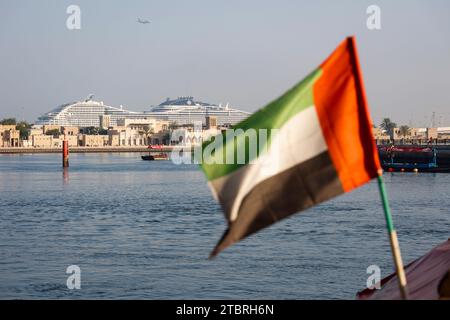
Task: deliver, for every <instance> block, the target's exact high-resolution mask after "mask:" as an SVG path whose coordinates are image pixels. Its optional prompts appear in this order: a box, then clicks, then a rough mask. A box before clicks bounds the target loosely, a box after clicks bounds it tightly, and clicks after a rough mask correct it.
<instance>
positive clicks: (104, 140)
mask: <svg viewBox="0 0 450 320" xmlns="http://www.w3.org/2000/svg"><path fill="white" fill-rule="evenodd" d="M107 145H108V136H107V135H100V134H99V135H92V134H82V135H81V139H80V146H82V147H104V146H107Z"/></svg>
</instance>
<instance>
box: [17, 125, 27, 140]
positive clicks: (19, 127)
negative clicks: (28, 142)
mask: <svg viewBox="0 0 450 320" xmlns="http://www.w3.org/2000/svg"><path fill="white" fill-rule="evenodd" d="M30 129H31V124H29V123H28V122H26V121H20V122H19V123H17V125H16V130H19V131H20V139H22V140H25V139H27V138H28V136H29V134H30Z"/></svg>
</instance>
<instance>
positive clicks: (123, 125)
mask: <svg viewBox="0 0 450 320" xmlns="http://www.w3.org/2000/svg"><path fill="white" fill-rule="evenodd" d="M117 124H118V125H117V126H115V127H110V128H109V130H108V143H109V145H111V146H146V145H149V144H151V143H154V141H155V140H156V141H157V142H158V144H159V142H160V141H163V140H164V139H163V138H164V136H165V135H166V134H168V131H167V130H168V128H169V122H168V121H165V120H160V119H155V118H146V119H128V118H126V119H120V120H118V121H117ZM152 141H153V142H152Z"/></svg>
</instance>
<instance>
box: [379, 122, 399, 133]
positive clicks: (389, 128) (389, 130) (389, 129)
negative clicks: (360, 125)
mask: <svg viewBox="0 0 450 320" xmlns="http://www.w3.org/2000/svg"><path fill="white" fill-rule="evenodd" d="M396 127H397V124H396V123H395V122H392V121H391V119H389V118H384V119H383V121H381V124H380V128H381V129H383V130H385V131H386V132H387V133H388V134H389V135H392V132H393V130H394V128H396Z"/></svg>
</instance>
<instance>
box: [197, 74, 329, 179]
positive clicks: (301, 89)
mask: <svg viewBox="0 0 450 320" xmlns="http://www.w3.org/2000/svg"><path fill="white" fill-rule="evenodd" d="M321 74H322V70H321V69H320V68H318V69H316V70H315V71H313V72H312V73H311V74H309V75H308V76H307V77H306V78H305V79H304V80H302V81H301V82H300V83H298V84H297V85H295V86H294V87H293V88H292V89H290V90H289V91H287V92H286V93H285V94H283V95H282V96H281V97H279V98H278V99H277V100H275V101H273V102H271V103H269V104H268V105H267V106H265V107H264V108H262V109H260V110H259V111H257V112H256V113H254V114H253V115H251V116H250V117H249V118H247V119H245V120H244V121H242V122H240V123H238V124H237V125H236V126H234V127H233V129H234V130H236V129H242V130H243V131H244V132H245V131H246V130H248V129H255V130H259V129H268V130H270V129H280V128H281V127H282V126H283V125H284V124H285V123H286V122H287V121H288V120H289V119H290V118H292V117H293V116H294V115H296V114H297V113H299V112H301V111H303V110H305V109H306V108H308V107H312V106H313V105H314V95H313V87H314V83H315V81H316V80H317V79H318V78H319V77H320V76H321ZM240 136H243V134H241V135H237V137H234V138H232V139H228V140H229V141H225V134H221V135H218V136H217V137H215V138H213V139H212V140H210V141H206V142H205V143H203V145H202V149H205V148H206V147H207V146H208V145H210V144H211V143H214V139H217V138H220V139H223V141H224V143H223V146H222V148H221V149H222V150H218V149H216V151H222V152H216V153H214V154H212V155H211V157H210V158H209V159H206V158H203V159H202V165H201V168H202V170H203V171H204V172H205V175H206V177H207V179H208V180H213V179H216V178H219V177H223V176H225V175H227V174H229V173H231V172H233V171H235V170H237V169H239V168H240V167H242V166H245V165H247V164H248V163H249V162H250V161H252V160H254V159H252V158H251V155H250V154H249V152H248V151H249V148H248V147H247V146H245V148H244V150H245V151H246V154H247V155H246V159H245V163H243V164H238V163H237V162H236V161H234V163H233V164H225V160H226V150H227V148H228V149H229V148H233V149H234V155H235V156H236V154H237V150H238V148H240V147H242V145H241V144H242V143H245V144H246V145H247V144H248V139H245V138H243V139H239V137H240ZM271 138H273V137H271V136H270V133H269V134H268V137H267V144H268V146H270V141H271ZM259 143H260V142H259V141H258V144H259ZM219 149H220V148H219ZM259 150H267V147H266V148H261V149H259ZM262 152H264V151H262ZM219 156H221V157H222V161H223V163H224V164H217V162H218V161H214V160H217V159H214V157H219ZM257 156H259V154H257ZM208 160H210V161H211V162H214V163H212V164H207V163H205V161H208Z"/></svg>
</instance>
